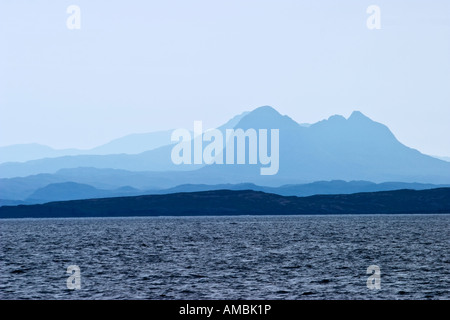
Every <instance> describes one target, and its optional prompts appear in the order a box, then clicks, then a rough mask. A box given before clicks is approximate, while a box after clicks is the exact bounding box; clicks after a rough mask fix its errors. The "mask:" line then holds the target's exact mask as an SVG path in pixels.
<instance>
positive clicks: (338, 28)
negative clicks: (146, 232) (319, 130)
mask: <svg viewBox="0 0 450 320" xmlns="http://www.w3.org/2000/svg"><path fill="white" fill-rule="evenodd" d="M70 5H77V6H78V7H79V8H80V29H69V28H68V27H67V19H68V18H69V16H70V15H71V14H70V13H67V8H68V7H69V6H70ZM370 5H377V6H378V7H379V8H380V27H381V29H372V30H370V29H369V28H368V27H367V24H366V21H367V19H368V18H369V16H370V15H371V14H368V13H367V12H366V10H367V8H368V7H369V6H370ZM70 21H72V20H70ZM264 105H270V106H272V107H274V108H276V109H277V110H278V111H279V112H280V113H281V114H287V115H289V116H290V117H291V118H293V119H294V120H296V121H298V122H300V123H313V122H317V121H320V120H322V119H326V118H328V117H329V116H331V115H334V114H341V115H343V116H345V117H348V116H349V115H350V114H351V112H352V111H353V110H359V111H361V112H363V113H364V114H365V115H367V116H369V117H370V118H372V119H373V120H375V121H378V122H381V123H383V124H386V125H387V126H388V127H389V128H390V129H391V131H392V132H393V133H394V134H395V136H396V137H397V138H398V139H399V140H400V141H401V142H402V143H404V144H406V145H407V146H409V147H413V148H416V149H418V150H419V151H421V152H423V153H427V154H432V155H440V156H450V1H448V0H434V1H428V0H420V1H418V0H395V1H394V0H388V1H379V0H371V1H365V0H340V1H335V0H320V1H317V0H308V1H302V0H226V1H225V0H217V1H211V0H164V1H136V0H130V1H123V0H122V1H111V0H108V1H107V0H96V1H91V0H90V1H85V0H71V1H65V0H59V1H57V0H54V1H50V0H45V1H44V0H36V1H25V0H14V1H12V0H6V1H1V2H0V146H6V145H11V144H18V143H33V142H34V143H41V144H45V145H49V146H51V147H54V148H72V147H73V148H91V147H94V146H97V145H100V144H103V143H106V142H108V141H110V140H112V139H115V138H118V137H121V136H124V135H127V134H131V133H143V132H152V131H157V130H165V129H174V128H188V129H192V126H193V121H195V120H201V121H203V123H204V127H216V126H219V125H221V124H222V123H224V122H226V121H227V120H229V119H230V118H232V117H233V116H235V115H236V114H240V113H241V112H243V111H247V110H252V109H254V108H257V107H259V106H264Z"/></svg>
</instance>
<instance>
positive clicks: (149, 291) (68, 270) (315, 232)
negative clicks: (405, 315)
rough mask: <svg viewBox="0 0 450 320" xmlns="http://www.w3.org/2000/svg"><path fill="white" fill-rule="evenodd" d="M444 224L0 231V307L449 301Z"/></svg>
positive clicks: (342, 221) (68, 223) (45, 222)
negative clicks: (80, 302) (52, 302)
mask: <svg viewBox="0 0 450 320" xmlns="http://www.w3.org/2000/svg"><path fill="white" fill-rule="evenodd" d="M449 241H450V214H439V215H420V214H414V215H412V214H411V215H408V214H405V215H326V216H323V215H320V216H276V215H274V216H238V217H236V216H233V217H226V216H220V217H218V216H215V217H139V218H133V217H129V218H73V219H71V218H61V219H3V220H0V299H158V300H159V299H189V300H190V299H233V300H234V299H245V300H246V299H251V300H254V299H281V300H303V299H317V300H323V299H325V300H336V299H339V300H340V299H344V300H353V299H364V300H369V299H389V300H391V299H450V253H449V244H450V243H449Z"/></svg>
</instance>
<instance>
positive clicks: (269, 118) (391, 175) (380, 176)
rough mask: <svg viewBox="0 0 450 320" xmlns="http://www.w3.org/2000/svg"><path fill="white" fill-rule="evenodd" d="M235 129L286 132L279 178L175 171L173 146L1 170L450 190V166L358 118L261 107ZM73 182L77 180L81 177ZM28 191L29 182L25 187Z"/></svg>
mask: <svg viewBox="0 0 450 320" xmlns="http://www.w3.org/2000/svg"><path fill="white" fill-rule="evenodd" d="M227 128H235V129H236V128H241V129H243V130H247V129H256V130H258V129H268V130H270V129H278V130H279V171H278V173H277V174H276V175H271V176H262V175H261V174H260V168H261V167H262V165H261V164H259V163H258V164H256V165H249V164H242V165H218V164H213V165H204V164H198V165H175V164H174V163H173V162H172V159H171V151H172V149H173V144H172V145H170V144H169V145H166V146H162V147H157V148H155V149H153V150H149V151H145V152H142V153H139V154H114V155H78V156H64V157H56V158H45V159H39V160H32V161H27V162H23V163H3V164H0V177H2V178H12V177H25V176H28V175H35V174H41V173H48V174H54V173H56V172H57V171H58V170H61V169H68V168H69V169H73V170H74V171H76V170H81V171H80V174H83V172H85V171H86V169H76V168H79V167H90V168H95V169H115V170H127V171H133V172H136V174H138V175H143V176H145V180H146V181H147V186H146V187H152V188H167V187H173V186H176V185H180V184H186V183H196V184H222V183H232V184H236V183H243V182H248V183H255V184H259V185H267V186H280V185H283V184H298V183H306V182H312V181H318V180H345V181H351V180H367V181H373V182H384V181H399V182H420V183H434V184H445V183H449V182H450V163H449V162H446V161H442V160H439V159H436V158H433V157H430V156H427V155H424V154H422V153H420V152H419V151H417V150H414V149H411V148H408V147H406V146H405V145H403V144H401V143H400V142H399V141H398V140H397V139H396V138H395V137H394V135H393V134H392V133H391V132H390V130H389V129H388V128H387V127H386V126H384V125H382V124H380V123H377V122H375V121H372V120H371V119H369V118H368V117H366V116H364V115H363V114H362V113H360V112H353V113H352V115H351V116H350V117H349V118H348V119H346V118H344V117H342V116H332V117H330V118H329V119H328V120H324V121H320V122H318V123H315V124H312V125H310V126H305V125H300V124H298V123H297V122H295V121H294V120H292V119H291V118H289V117H288V116H282V115H280V114H279V113H278V112H277V111H276V110H274V109H273V108H271V107H261V108H258V109H255V110H254V111H252V112H249V113H245V114H242V115H240V116H237V117H236V118H235V119H232V121H229V122H228V123H227V124H225V125H224V126H222V127H220V128H219V130H221V131H222V132H223V134H224V136H225V130H226V129H227ZM188 129H192V128H188ZM204 129H206V128H204ZM129 143H131V142H129ZM114 150H116V149H114ZM95 169H92V170H95ZM90 170H91V169H90ZM92 170H91V173H93V171H92ZM138 172H140V173H138ZM120 174H121V173H120ZM73 175H74V176H77V173H73ZM95 175H96V176H98V177H99V179H100V180H98V181H97V182H98V183H99V184H101V183H102V181H101V173H97V174H95ZM33 180H36V177H33ZM67 181H71V180H67ZM2 183H3V181H2V182H0V187H1V185H2ZM22 183H27V182H26V181H25V180H23V181H22ZM105 184H107V183H105ZM123 185H125V184H123ZM133 187H134V186H133ZM1 188H2V187H1Z"/></svg>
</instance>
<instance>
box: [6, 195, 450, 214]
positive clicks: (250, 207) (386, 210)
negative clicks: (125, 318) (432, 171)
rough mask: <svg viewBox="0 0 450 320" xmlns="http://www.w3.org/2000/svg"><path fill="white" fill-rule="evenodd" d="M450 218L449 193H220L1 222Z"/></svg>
mask: <svg viewBox="0 0 450 320" xmlns="http://www.w3.org/2000/svg"><path fill="white" fill-rule="evenodd" d="M401 213H408V214H411V213H421V214H430V213H450V188H441V189H431V190H422V191H415V190H396V191H383V192H374V193H355V194H350V195H315V196H311V197H285V196H280V195H276V194H271V193H264V192H260V191H250V190H243V191H232V190H216V191H205V192H193V193H173V194H165V195H147V196H138V197H120V198H104V199H92V200H74V201H63V202H49V203H46V204H37V205H21V206H3V207H0V218H44V217H46V218H49V217H58V218H62V217H129V216H214V215H293V214H295V215H301V214H307V215H311V214H401Z"/></svg>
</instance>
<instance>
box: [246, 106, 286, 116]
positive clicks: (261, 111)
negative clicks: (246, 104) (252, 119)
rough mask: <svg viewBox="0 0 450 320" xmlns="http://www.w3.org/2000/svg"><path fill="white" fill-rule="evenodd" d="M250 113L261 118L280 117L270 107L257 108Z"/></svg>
mask: <svg viewBox="0 0 450 320" xmlns="http://www.w3.org/2000/svg"><path fill="white" fill-rule="evenodd" d="M250 113H252V114H255V115H263V116H274V115H276V116H281V114H280V113H279V112H278V111H277V110H275V109H274V108H273V107H271V106H262V107H258V108H256V109H255V110H253V111H251V112H250Z"/></svg>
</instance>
